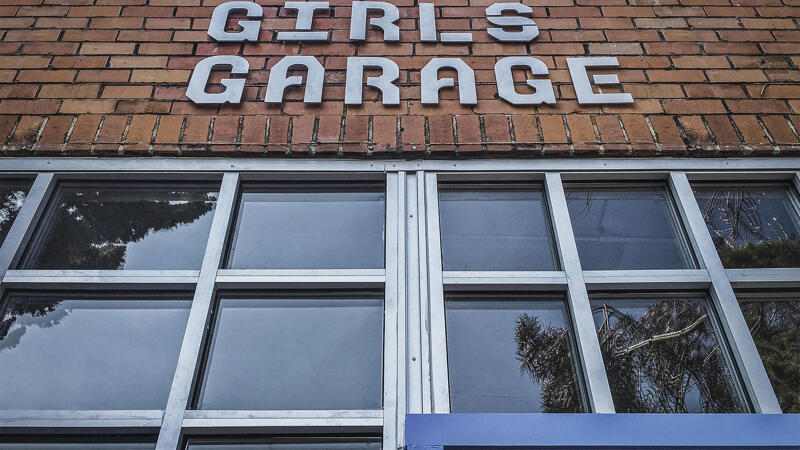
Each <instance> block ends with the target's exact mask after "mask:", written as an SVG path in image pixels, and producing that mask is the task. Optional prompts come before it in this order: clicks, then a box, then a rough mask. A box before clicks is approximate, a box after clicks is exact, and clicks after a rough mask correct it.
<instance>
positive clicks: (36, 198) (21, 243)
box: [0, 172, 56, 279]
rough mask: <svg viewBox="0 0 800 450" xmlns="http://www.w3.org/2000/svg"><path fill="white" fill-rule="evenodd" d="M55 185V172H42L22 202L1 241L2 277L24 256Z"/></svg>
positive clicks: (0, 266) (0, 274)
mask: <svg viewBox="0 0 800 450" xmlns="http://www.w3.org/2000/svg"><path fill="white" fill-rule="evenodd" d="M55 185H56V177H55V175H54V174H53V173H50V172H48V173H40V174H39V175H37V176H36V180H35V181H34V182H33V185H32V186H31V189H30V191H28V195H27V196H26V197H25V201H24V202H23V203H22V208H20V210H19V213H17V217H16V219H14V223H13V224H11V229H9V230H8V234H7V235H6V239H5V241H3V242H1V243H0V244H2V247H0V279H2V277H3V276H4V275H5V274H6V271H8V269H9V268H11V266H12V265H14V264H16V262H17V260H18V259H19V258H20V257H22V252H23V251H24V250H25V245H26V244H27V242H28V239H29V238H30V237H31V234H33V231H34V229H35V228H36V221H37V220H39V217H41V215H42V214H43V213H44V210H45V208H46V207H47V199H48V198H49V197H50V193H51V192H53V189H55Z"/></svg>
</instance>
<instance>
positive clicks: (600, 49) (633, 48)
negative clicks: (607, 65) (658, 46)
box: [589, 42, 642, 55]
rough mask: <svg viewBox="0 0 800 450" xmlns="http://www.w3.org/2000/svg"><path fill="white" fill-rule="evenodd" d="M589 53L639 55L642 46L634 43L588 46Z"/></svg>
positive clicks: (592, 44) (593, 44)
mask: <svg viewBox="0 0 800 450" xmlns="http://www.w3.org/2000/svg"><path fill="white" fill-rule="evenodd" d="M589 53H590V54H592V55H641V54H642V45H641V44H639V43H634V42H627V43H617V42H614V43H606V44H595V43H591V44H589Z"/></svg>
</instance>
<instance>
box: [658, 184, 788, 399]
mask: <svg viewBox="0 0 800 450" xmlns="http://www.w3.org/2000/svg"><path fill="white" fill-rule="evenodd" d="M669 183H670V186H671V188H672V192H673V195H674V196H675V200H676V203H677V204H678V209H679V210H680V213H681V215H682V216H683V219H684V220H685V223H686V228H687V231H688V233H689V236H690V239H691V241H692V243H693V244H694V247H695V252H696V254H697V256H698V258H699V259H700V263H701V264H702V265H703V267H705V269H706V270H707V271H708V275H709V277H710V278H711V298H712V300H713V302H714V306H715V309H716V310H717V314H719V316H720V319H721V323H722V325H723V329H724V332H725V335H726V338H727V339H728V343H729V344H730V346H731V350H732V353H733V355H734V359H735V360H736V363H737V365H738V366H739V369H740V372H741V374H742V377H743V379H744V384H745V389H746V390H747V392H748V394H749V396H750V400H751V401H752V403H753V406H754V407H755V410H756V412H759V413H768V414H773V413H774V414H780V412H781V408H780V405H779V404H778V400H777V398H776V397H775V393H774V392H773V390H772V386H771V384H770V381H769V378H767V372H766V371H765V370H764V365H763V364H762V363H761V358H760V357H759V355H758V351H757V350H756V346H755V343H754V342H753V338H752V336H751V335H750V331H749V330H748V328H747V324H746V323H745V320H744V316H743V315H742V311H741V309H740V308H739V304H738V302H737V301H736V296H735V294H734V292H733V288H732V287H731V283H730V281H729V280H728V277H727V275H726V273H725V268H724V267H723V266H722V261H721V260H720V258H719V255H718V254H717V249H716V247H715V246H714V242H713V241H712V239H711V236H710V235H709V234H708V230H707V227H706V224H705V220H704V219H703V215H702V213H701V212H700V207H699V206H698V205H697V201H696V200H695V197H694V193H693V191H692V187H691V185H690V184H689V180H688V179H687V177H686V174H685V173H684V172H670V176H669Z"/></svg>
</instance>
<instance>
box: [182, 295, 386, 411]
mask: <svg viewBox="0 0 800 450" xmlns="http://www.w3.org/2000/svg"><path fill="white" fill-rule="evenodd" d="M216 316H217V319H216V320H217V323H216V329H215V331H214V334H213V340H212V343H211V349H210V354H209V356H208V361H207V363H206V371H205V377H204V383H203V386H202V389H201V391H200V396H199V402H198V406H199V408H202V409H253V410H256V409H260V410H269V409H272V410H283V409H380V408H381V398H382V384H381V381H382V376H381V375H382V373H383V370H382V355H383V301H382V300H380V299H375V298H358V297H357V296H352V297H347V298H341V297H328V298H314V297H312V298H287V297H282V298H268V297H267V298H265V297H260V298H243V297H234V298H222V299H221V301H220V304H219V310H218V312H217V314H216Z"/></svg>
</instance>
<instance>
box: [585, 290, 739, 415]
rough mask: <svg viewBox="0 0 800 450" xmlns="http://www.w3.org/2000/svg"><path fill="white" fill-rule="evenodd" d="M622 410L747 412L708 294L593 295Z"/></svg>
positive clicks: (610, 375) (616, 398) (600, 335)
mask: <svg viewBox="0 0 800 450" xmlns="http://www.w3.org/2000/svg"><path fill="white" fill-rule="evenodd" d="M592 306H593V314H594V319H595V325H596V327H597V330H598V331H597V332H598V338H599V341H600V349H601V351H602V353H603V361H604V363H605V366H606V372H607V374H608V381H609V384H610V386H611V394H612V396H613V398H614V406H615V408H616V410H617V412H658V413H731V412H746V408H745V406H744V404H743V401H742V399H741V398H740V395H739V394H738V390H737V389H736V387H735V384H734V381H733V376H732V374H731V371H730V368H729V367H728V364H727V362H726V358H725V355H724V354H723V352H724V351H725V349H724V347H721V346H720V339H719V338H718V336H717V335H716V332H715V330H714V327H713V325H712V322H711V317H710V314H709V311H708V309H707V308H706V306H705V302H704V301H703V300H701V299H687V298H674V299H663V300H657V299H630V300H613V301H594V302H592Z"/></svg>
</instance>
